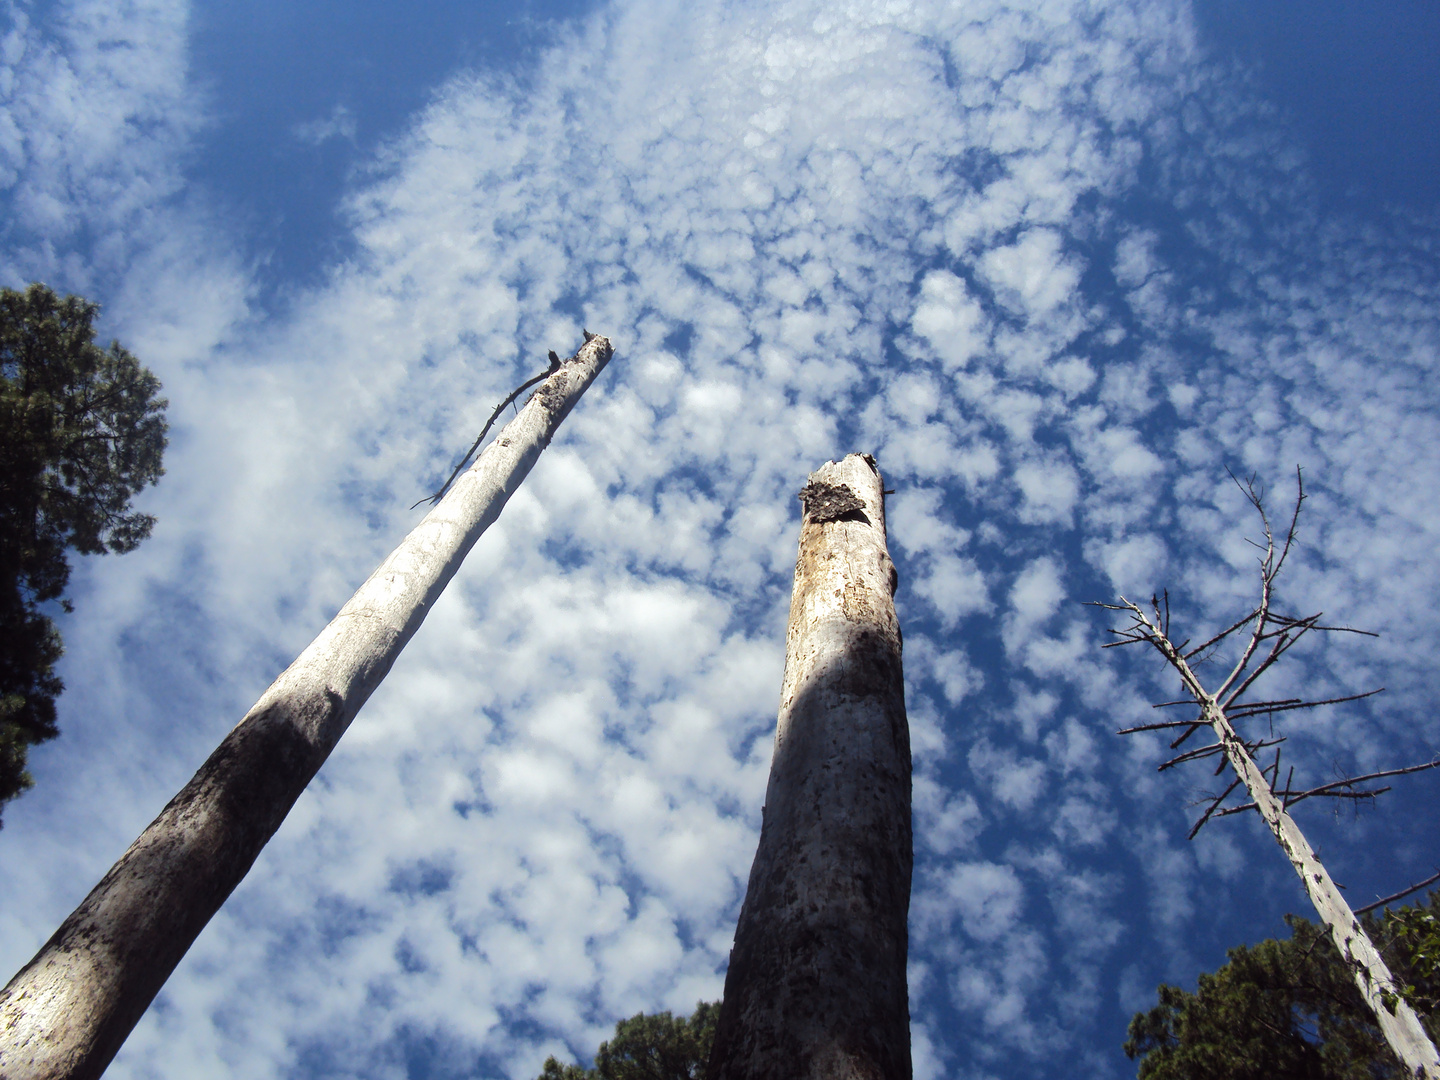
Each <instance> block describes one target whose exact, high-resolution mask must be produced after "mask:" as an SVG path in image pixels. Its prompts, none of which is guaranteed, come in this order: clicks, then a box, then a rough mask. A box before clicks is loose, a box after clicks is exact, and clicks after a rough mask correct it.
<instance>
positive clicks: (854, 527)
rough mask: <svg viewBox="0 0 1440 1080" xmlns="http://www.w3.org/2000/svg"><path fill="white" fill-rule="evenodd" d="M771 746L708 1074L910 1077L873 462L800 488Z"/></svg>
mask: <svg viewBox="0 0 1440 1080" xmlns="http://www.w3.org/2000/svg"><path fill="white" fill-rule="evenodd" d="M801 498H802V499H803V500H804V502H805V515H804V519H803V522H802V524H801V527H800V556H799V559H798V560H797V561H796V563H795V587H794V592H793V594H792V596H791V600H790V625H789V630H788V633H787V639H786V656H785V681H784V685H783V686H782V688H781V692H780V716H779V721H778V724H777V726H776V731H775V757H774V760H773V762H772V764H771V766H770V783H769V787H768V788H767V789H766V793H765V808H764V811H763V814H762V822H761V827H760V847H759V850H758V851H757V852H756V855H755V863H754V865H753V867H752V868H751V871H750V882H749V887H748V888H747V890H746V893H745V903H744V906H743V907H742V908H741V910H740V921H739V925H738V927H737V928H736V931H735V947H734V948H733V949H732V950H731V953H730V969H729V972H728V973H727V975H726V977H725V1000H724V1003H723V1004H722V1006H721V1010H720V1021H719V1026H718V1029H717V1031H716V1035H715V1046H714V1050H713V1052H712V1054H711V1057H710V1063H709V1077H710V1080H811V1078H813V1080H819V1078H822V1077H823V1078H825V1080H838V1078H851V1077H855V1078H862V1077H863V1078H865V1080H881V1078H883V1080H908V1078H909V1077H910V1075H911V1070H910V1011H909V999H908V994H907V988H906V981H905V957H906V948H907V944H908V941H907V930H906V918H907V915H908V913H909V907H910V871H911V863H912V852H911V836H910V729H909V725H908V723H907V721H906V717H905V686H904V678H903V673H902V668H901V661H900V626H899V623H898V621H897V620H896V618H895V605H894V601H893V596H894V592H895V580H896V579H895V567H894V564H893V563H892V562H891V561H890V555H889V552H888V551H887V550H886V546H885V500H884V494H883V491H882V483H881V479H880V475H879V472H878V470H877V469H876V468H875V463H874V460H873V459H872V458H870V457H869V456H868V455H863V456H862V455H859V454H851V455H850V456H849V457H847V458H845V459H844V460H843V461H840V462H827V463H826V464H825V465H824V466H822V467H821V468H820V469H819V470H818V471H816V472H815V473H814V475H812V476H811V477H810V482H809V483H808V484H806V486H805V489H804V490H803V491H802V492H801Z"/></svg>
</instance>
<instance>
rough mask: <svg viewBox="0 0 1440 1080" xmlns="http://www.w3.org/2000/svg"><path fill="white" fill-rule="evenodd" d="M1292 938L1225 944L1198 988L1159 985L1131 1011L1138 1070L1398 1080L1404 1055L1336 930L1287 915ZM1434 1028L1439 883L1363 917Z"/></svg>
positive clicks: (1191, 1077)
mask: <svg viewBox="0 0 1440 1080" xmlns="http://www.w3.org/2000/svg"><path fill="white" fill-rule="evenodd" d="M1285 921H1286V922H1287V923H1288V924H1289V926H1290V930H1291V936H1290V939H1289V940H1288V941H1279V940H1275V939H1273V938H1272V939H1268V940H1266V941H1262V942H1260V943H1259V944H1258V945H1255V946H1253V947H1252V946H1245V945H1242V946H1239V947H1237V948H1234V949H1231V950H1229V952H1228V953H1227V955H1228V957H1229V962H1228V963H1226V964H1225V965H1224V966H1223V967H1221V968H1220V969H1219V970H1218V971H1216V972H1215V973H1214V974H1204V975H1201V976H1200V979H1199V985H1198V986H1197V988H1196V990H1195V992H1194V993H1190V992H1188V991H1186V990H1182V989H1180V988H1178V987H1174V986H1166V985H1162V986H1161V987H1160V991H1159V998H1160V1002H1159V1004H1158V1005H1156V1006H1155V1007H1154V1008H1153V1009H1150V1010H1149V1011H1148V1012H1141V1013H1136V1014H1135V1017H1134V1019H1133V1020H1131V1021H1130V1031H1129V1036H1130V1037H1129V1040H1128V1041H1127V1042H1126V1043H1125V1053H1126V1054H1128V1055H1129V1056H1130V1057H1131V1058H1132V1059H1136V1058H1138V1059H1139V1061H1140V1066H1139V1072H1138V1074H1137V1075H1138V1077H1139V1080H1261V1078H1265V1080H1392V1078H1393V1080H1400V1078H1401V1077H1404V1076H1406V1075H1407V1074H1406V1070H1405V1068H1404V1067H1403V1066H1402V1065H1401V1064H1400V1062H1399V1061H1397V1060H1396V1058H1395V1056H1394V1055H1393V1054H1392V1053H1391V1051H1390V1048H1389V1047H1388V1046H1387V1045H1386V1043H1385V1040H1384V1038H1383V1037H1382V1036H1381V1034H1380V1029H1379V1028H1378V1027H1377V1026H1376V1024H1375V1020H1374V1015H1373V1013H1372V1012H1371V1010H1370V1009H1369V1007H1368V1006H1367V1005H1366V1003H1365V1000H1364V999H1363V998H1362V997H1361V996H1360V992H1359V990H1358V989H1357V988H1356V986H1355V980H1354V978H1353V976H1352V975H1351V973H1350V971H1349V970H1348V969H1347V968H1346V966H1345V964H1344V963H1343V962H1342V960H1341V958H1340V954H1339V952H1338V951H1337V950H1336V948H1335V945H1334V942H1333V941H1332V940H1331V938H1330V934H1329V932H1328V930H1327V929H1326V928H1325V927H1323V926H1317V925H1316V924H1315V923H1312V922H1310V921H1309V920H1307V919H1302V918H1299V917H1298V916H1294V915H1287V916H1286V917H1285ZM1363 921H1364V922H1365V923H1366V924H1367V925H1366V930H1367V931H1368V932H1369V933H1370V935H1371V937H1372V939H1373V940H1375V941H1376V942H1377V943H1379V944H1380V947H1381V951H1382V952H1383V953H1384V954H1385V960H1386V962H1387V963H1388V964H1389V965H1390V969H1391V971H1392V972H1393V973H1394V975H1395V977H1396V979H1397V980H1398V981H1399V982H1400V983H1401V984H1402V985H1403V987H1404V995H1405V998H1406V999H1407V1000H1408V1001H1409V1002H1410V1005H1411V1007H1412V1008H1414V1009H1415V1010H1416V1012H1417V1013H1419V1014H1420V1017H1421V1021H1422V1023H1423V1024H1424V1025H1425V1027H1426V1029H1427V1030H1428V1031H1429V1033H1430V1036H1431V1038H1432V1039H1433V1038H1435V1037H1436V1036H1437V1035H1440V1024H1437V1022H1436V1021H1437V1015H1436V1006H1437V1004H1440V892H1434V893H1431V894H1430V897H1429V899H1428V901H1427V902H1426V903H1424V904H1423V905H1418V906H1414V907H1404V908H1400V909H1398V910H1392V911H1387V912H1386V913H1385V914H1384V916H1383V917H1381V918H1373V917H1370V916H1365V917H1363Z"/></svg>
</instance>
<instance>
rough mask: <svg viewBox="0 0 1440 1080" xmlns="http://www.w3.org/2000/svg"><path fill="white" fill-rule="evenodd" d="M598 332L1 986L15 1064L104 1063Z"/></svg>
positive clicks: (77, 1074)
mask: <svg viewBox="0 0 1440 1080" xmlns="http://www.w3.org/2000/svg"><path fill="white" fill-rule="evenodd" d="M611 352H612V350H611V347H610V342H609V341H607V340H606V339H605V338H603V337H592V338H590V340H588V341H587V342H586V344H585V345H584V346H583V347H582V348H581V349H580V351H579V353H577V354H576V355H575V356H574V357H572V358H571V359H570V360H568V361H566V362H565V363H563V364H561V365H559V367H558V369H557V370H556V371H554V372H553V373H552V374H551V375H550V376H549V378H547V379H546V380H545V382H544V383H543V384H542V385H541V386H540V387H539V389H537V390H536V391H535V393H534V395H533V396H532V397H531V398H530V401H529V402H528V403H527V404H526V406H525V407H524V409H522V410H521V411H520V413H519V415H518V416H516V418H515V419H514V420H512V421H511V422H510V423H509V424H507V425H506V426H505V428H504V429H503V430H502V431H501V432H500V434H499V436H498V437H497V438H496V439H495V441H494V442H492V443H491V444H490V445H489V446H488V447H486V449H485V451H484V452H483V453H482V454H481V455H480V458H479V460H478V461H476V462H475V464H474V466H473V467H472V468H471V469H470V470H469V471H468V472H466V473H465V474H464V475H463V476H462V477H460V478H459V479H458V480H457V481H456V482H455V484H454V486H453V487H452V488H451V489H450V492H449V494H448V495H447V496H446V497H445V498H444V499H443V500H441V501H440V503H439V504H438V505H437V506H436V507H435V508H434V509H433V510H432V511H430V513H428V514H427V515H426V516H425V518H424V520H423V521H421V522H420V524H419V525H418V526H416V527H415V529H414V530H413V531H412V532H411V533H410V535H409V536H407V537H406V538H405V540H404V541H403V542H402V543H401V544H400V546H399V547H397V548H396V549H395V550H394V551H393V552H392V553H391V554H390V557H389V558H387V559H386V560H385V561H384V562H383V563H381V565H380V568H379V569H378V570H376V571H375V572H374V573H373V574H372V575H370V579H369V580H368V581H367V582H365V584H364V585H362V586H361V587H360V589H359V591H357V592H356V593H355V595H354V596H353V597H352V598H351V599H350V602H349V603H347V604H346V605H345V606H344V607H343V608H341V609H340V613H339V614H338V615H336V616H335V618H334V620H333V621H332V622H331V623H330V625H329V626H327V627H326V628H325V629H324V630H323V631H321V633H320V636H319V637H317V638H316V639H315V640H314V641H313V642H311V644H310V646H309V647H308V648H306V649H305V651H304V652H302V653H301V654H300V656H299V658H297V659H296V661H295V662H294V663H293V664H291V665H290V667H289V668H287V669H286V670H285V672H284V673H283V674H282V675H281V676H280V677H279V678H278V679H276V680H275V682H274V683H273V684H272V685H271V687H270V689H268V690H267V691H266V692H265V693H264V695H263V696H262V697H261V698H260V700H259V701H258V702H257V703H256V704H255V707H254V708H252V709H251V710H250V711H249V712H248V713H247V714H246V715H245V718H244V719H243V720H241V721H240V723H239V724H238V725H237V726H236V727H235V728H234V729H233V730H232V731H231V732H230V734H229V735H227V736H226V737H225V739H224V740H223V741H222V742H221V743H220V746H219V747H218V748H217V749H216V750H215V752H214V753H213V754H211V755H210V758H209V760H208V761H206V762H205V764H204V765H202V766H201V767H200V771H199V772H197V773H196V774H195V776H194V778H193V779H192V780H191V781H190V782H189V783H188V784H186V785H185V787H184V788H183V789H181V791H180V793H179V794H178V795H176V796H175V798H173V799H172V800H170V804H169V805H168V806H166V807H165V809H164V810H163V811H161V813H160V816H159V817H157V818H156V819H155V821H154V822H152V823H151V825H150V827H149V828H147V829H146V830H145V831H144V832H143V833H141V834H140V837H139V839H137V840H136V841H135V843H133V844H131V845H130V849H129V850H128V851H126V852H125V854H124V855H122V856H121V857H120V861H119V862H117V863H116V864H115V865H114V866H113V867H111V869H110V872H109V873H108V874H106V875H105V877H104V878H103V879H102V880H101V881H100V884H98V885H96V886H95V888H94V889H93V890H92V891H91V893H90V895H89V896H87V897H86V898H85V900H84V902H83V903H81V905H80V906H79V907H78V908H76V909H75V911H74V913H73V914H71V916H70V917H69V918H68V919H66V920H65V922H64V923H63V924H62V925H61V926H60V929H59V930H57V931H56V932H55V934H54V936H53V937H51V939H50V940H49V941H48V942H46V943H45V946H44V947H43V948H42V949H41V950H40V952H39V953H38V954H37V955H36V957H35V959H33V960H31V961H30V963H29V964H27V965H26V966H25V967H24V968H23V969H22V970H21V971H20V973H19V974H17V975H16V976H15V978H14V979H12V980H11V981H10V984H9V985H8V986H6V987H5V989H4V990H3V991H0V1077H4V1080H40V1078H45V1080H58V1078H60V1077H67V1078H71V1077H73V1078H91V1077H98V1076H99V1075H100V1074H101V1073H102V1072H103V1071H104V1070H105V1067H106V1066H107V1065H108V1064H109V1063H110V1060H111V1058H113V1057H114V1056H115V1053H116V1051H118V1050H119V1049H120V1045H121V1044H122V1043H123V1042H124V1041H125V1038H126V1036H127V1035H129V1034H130V1030H131V1029H132V1028H133V1027H134V1026H135V1024H136V1022H137V1021H138V1020H139V1019H140V1017H141V1015H142V1014H143V1013H144V1012H145V1009H146V1008H147V1007H148V1006H149V1004H150V1002H151V1000H152V999H153V998H154V997H155V995H156V994H157V993H158V992H159V990H160V987H161V986H162V985H164V983H165V980H166V979H167V978H169V976H170V973H171V972H172V971H173V970H174V969H175V965H176V964H178V963H179V962H180V959H181V957H183V956H184V955H185V951H186V950H187V949H189V947H190V945H191V943H192V942H193V941H194V940H195V938H196V936H197V935H199V933H200V931H201V930H202V929H204V927H205V924H206V923H208V922H209V921H210V917H211V916H212V915H214V914H215V912H216V911H217V910H219V908H220V905H221V904H222V903H224V902H225V899H226V898H227V897H228V896H229V895H230V893H231V891H232V890H233V889H234V888H235V886H236V885H238V884H239V883H240V880H241V879H242V878H243V877H244V876H245V874H246V872H247V871H249V869H250V866H251V864H252V863H254V861H255V858H256V856H257V855H259V854H260V849H261V848H262V847H264V846H265V844H266V842H267V841H268V840H269V839H270V837H271V836H272V835H274V833H275V830H276V829H277V828H279V827H280V823H281V822H282V821H284V820H285V815H286V814H287V813H289V811H290V807H291V806H293V805H294V803H295V800H296V799H297V798H299V797H300V793H301V792H302V791H304V790H305V786H306V785H307V784H308V783H309V782H310V780H311V778H312V777H313V776H314V775H315V773H316V771H317V770H319V768H320V766H321V764H322V763H323V762H324V761H325V759H326V757H327V756H329V754H330V751H331V750H332V749H333V748H334V746H335V743H336V742H337V741H338V740H339V738H340V736H341V735H342V734H343V733H344V732H345V729H346V728H347V727H349V725H350V721H351V720H353V719H354V718H355V714H356V713H357V712H358V711H359V709H360V706H361V705H363V704H364V703H365V701H366V700H367V699H368V698H369V697H370V695H371V693H372V692H373V691H374V690H375V688H376V687H377V686H379V685H380V682H381V680H382V679H384V678H385V675H386V673H387V672H389V670H390V666H391V665H392V664H393V663H394V662H395V658H396V657H397V656H398V655H399V654H400V650H401V649H403V648H404V647H405V644H406V642H408V641H409V640H410V638H411V637H412V636H413V635H414V633H415V631H416V630H417V629H419V627H420V624H421V622H423V621H424V619H425V615H426V613H427V612H428V611H429V610H430V608H431V606H432V605H433V604H434V603H435V601H436V599H437V598H438V597H439V596H440V593H441V591H442V590H443V589H444V588H445V586H446V584H447V583H448V582H449V581H450V579H451V577H453V576H454V574H455V571H456V570H458V569H459V567H460V563H461V561H462V560H463V559H464V558H465V555H466V553H467V552H469V550H470V549H471V547H473V546H474V544H475V541H476V540H478V539H479V538H480V534H481V533H483V532H484V531H485V530H486V528H488V527H489V525H490V523H491V522H493V521H494V520H495V519H496V518H497V517H498V516H499V514H500V510H501V509H502V508H503V507H504V505H505V503H506V500H508V499H509V497H510V496H511V495H512V494H513V493H514V492H515V490H516V488H518V487H519V486H520V483H521V481H523V480H524V479H525V476H526V475H527V474H528V473H529V472H530V469H531V467H532V466H534V464H535V462H536V460H537V459H538V458H539V456H540V452H541V451H542V450H543V449H544V448H545V447H546V446H547V445H549V443H550V439H551V437H552V436H553V435H554V434H555V430H556V429H557V428H558V427H559V425H560V422H561V421H562V420H564V419H565V417H566V416H567V415H568V414H569V412H570V410H571V408H573V407H574V405H575V402H576V401H578V400H579V398H580V395H581V394H583V393H584V392H585V389H586V388H587V387H588V386H589V385H590V383H591V382H593V381H594V379H595V377H596V376H597V375H598V374H599V373H600V371H601V369H602V368H604V366H605V364H606V363H607V362H608V361H609V359H610V356H611Z"/></svg>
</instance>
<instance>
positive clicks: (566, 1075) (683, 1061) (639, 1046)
mask: <svg viewBox="0 0 1440 1080" xmlns="http://www.w3.org/2000/svg"><path fill="white" fill-rule="evenodd" d="M719 1017H720V1003H719V1002H718V1001H713V1002H706V1001H701V1002H697V1003H696V1005H695V1011H694V1012H693V1013H691V1014H690V1015H689V1016H671V1015H670V1013H668V1012H660V1013H654V1014H652V1015H648V1016H647V1015H646V1014H644V1013H636V1014H635V1015H634V1016H632V1017H631V1018H630V1019H629V1020H621V1021H620V1022H619V1023H618V1024H616V1025H615V1037H614V1038H613V1039H610V1040H609V1041H608V1042H603V1043H601V1044H600V1049H599V1050H598V1051H596V1053H595V1067H594V1068H593V1069H582V1068H581V1067H580V1066H579V1065H562V1064H560V1062H559V1061H557V1060H556V1059H555V1058H553V1057H549V1058H546V1059H545V1067H544V1069H543V1070H542V1071H541V1073H540V1076H539V1080H699V1078H700V1077H702V1076H704V1075H705V1064H706V1062H707V1061H709V1059H710V1044H711V1043H712V1042H714V1041H715V1023H716V1021H717V1020H718V1019H719Z"/></svg>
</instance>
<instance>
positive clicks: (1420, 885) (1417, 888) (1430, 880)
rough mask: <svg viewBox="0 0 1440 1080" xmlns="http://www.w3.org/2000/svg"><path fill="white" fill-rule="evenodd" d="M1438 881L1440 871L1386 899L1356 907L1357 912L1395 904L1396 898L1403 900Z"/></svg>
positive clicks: (1360, 912) (1360, 913) (1359, 913)
mask: <svg viewBox="0 0 1440 1080" xmlns="http://www.w3.org/2000/svg"><path fill="white" fill-rule="evenodd" d="M1437 881H1440V871H1437V872H1435V873H1434V874H1431V875H1430V876H1429V877H1427V878H1426V879H1425V880H1424V881H1418V882H1416V883H1415V884H1414V885H1411V886H1410V887H1409V888H1408V889H1401V890H1400V891H1399V892H1397V893H1394V894H1392V895H1390V896H1387V897H1385V899H1384V900H1376V901H1375V902H1374V903H1373V904H1366V905H1365V906H1364V907H1357V908H1356V909H1355V914H1356V915H1364V914H1365V913H1366V912H1367V911H1374V910H1375V909H1376V908H1377V907H1384V906H1385V905H1386V904H1393V903H1394V902H1395V901H1396V900H1402V899H1404V898H1405V897H1407V896H1409V895H1410V894H1411V893H1413V892H1419V891H1420V890H1421V889H1423V888H1425V886H1426V885H1433V884H1435V882H1437Z"/></svg>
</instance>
